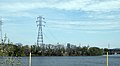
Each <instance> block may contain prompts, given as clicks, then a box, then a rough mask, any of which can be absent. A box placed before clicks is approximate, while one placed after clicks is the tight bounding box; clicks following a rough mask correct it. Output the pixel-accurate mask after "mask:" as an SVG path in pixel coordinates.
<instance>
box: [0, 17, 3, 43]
mask: <svg viewBox="0 0 120 66" xmlns="http://www.w3.org/2000/svg"><path fill="white" fill-rule="evenodd" d="M2 23H3V22H2V18H0V34H1V35H0V40H1V42H2Z"/></svg>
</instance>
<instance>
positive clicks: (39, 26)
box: [36, 16, 45, 46]
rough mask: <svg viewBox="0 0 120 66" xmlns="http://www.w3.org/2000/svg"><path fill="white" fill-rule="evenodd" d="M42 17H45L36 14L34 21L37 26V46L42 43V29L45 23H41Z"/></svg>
mask: <svg viewBox="0 0 120 66" xmlns="http://www.w3.org/2000/svg"><path fill="white" fill-rule="evenodd" d="M44 19H45V18H43V17H42V16H38V17H37V21H36V23H37V27H38V35H37V45H38V46H41V45H43V44H44V43H43V30H42V28H43V26H45V25H43V23H45V21H43V20H44Z"/></svg>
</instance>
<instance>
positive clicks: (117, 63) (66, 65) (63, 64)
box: [0, 56, 120, 66]
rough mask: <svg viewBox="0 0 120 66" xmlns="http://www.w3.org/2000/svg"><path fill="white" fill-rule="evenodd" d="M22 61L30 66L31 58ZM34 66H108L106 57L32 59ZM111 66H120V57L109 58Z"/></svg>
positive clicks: (0, 60) (0, 58)
mask: <svg viewBox="0 0 120 66" xmlns="http://www.w3.org/2000/svg"><path fill="white" fill-rule="evenodd" d="M4 59H5V58H4ZM2 60H3V58H2V57H0V62H2ZM20 61H21V66H28V62H29V57H20ZM0 66H1V65H0ZM32 66H106V57H105V56H61V57H58V56H51V57H32ZM109 66H120V56H109Z"/></svg>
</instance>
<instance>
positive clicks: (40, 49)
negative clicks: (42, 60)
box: [0, 44, 104, 56]
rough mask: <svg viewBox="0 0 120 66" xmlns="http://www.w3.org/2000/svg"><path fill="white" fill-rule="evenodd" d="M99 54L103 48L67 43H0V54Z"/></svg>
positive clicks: (101, 53)
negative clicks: (65, 44)
mask: <svg viewBox="0 0 120 66" xmlns="http://www.w3.org/2000/svg"><path fill="white" fill-rule="evenodd" d="M30 52H31V53H32V56H99V55H103V53H104V49H101V48H99V47H89V46H83V47H81V46H76V45H71V44H67V46H64V45H61V44H57V45H52V44H42V45H40V46H38V45H31V46H29V45H25V46H23V45H19V44H18V45H15V44H0V56H29V53H30Z"/></svg>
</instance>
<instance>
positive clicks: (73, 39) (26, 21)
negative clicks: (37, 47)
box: [0, 0, 120, 48]
mask: <svg viewBox="0 0 120 66" xmlns="http://www.w3.org/2000/svg"><path fill="white" fill-rule="evenodd" d="M38 16H42V17H44V18H45V19H44V21H45V22H46V23H44V25H45V27H43V35H44V43H46V44H49V43H51V44H57V43H58V42H59V43H60V44H66V43H71V44H74V45H81V46H86V45H89V46H97V47H104V48H106V47H108V44H110V48H120V0H0V18H1V20H2V22H3V25H2V30H3V36H4V34H5V33H6V34H7V37H8V38H9V39H10V41H11V42H13V43H22V44H24V45H27V44H29V45H33V44H35V43H36V39H37V30H38V27H37V24H36V20H37V17H38Z"/></svg>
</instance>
